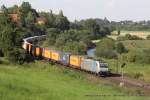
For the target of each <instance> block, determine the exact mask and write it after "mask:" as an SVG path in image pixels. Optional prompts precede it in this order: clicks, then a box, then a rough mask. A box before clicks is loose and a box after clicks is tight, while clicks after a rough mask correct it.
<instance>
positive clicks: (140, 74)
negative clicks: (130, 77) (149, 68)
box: [134, 72, 143, 79]
mask: <svg viewBox="0 0 150 100" xmlns="http://www.w3.org/2000/svg"><path fill="white" fill-rule="evenodd" d="M141 77H143V74H142V73H139V72H138V73H134V78H135V79H139V78H141Z"/></svg>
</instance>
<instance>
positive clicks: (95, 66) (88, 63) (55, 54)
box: [22, 35, 109, 75]
mask: <svg viewBox="0 0 150 100" xmlns="http://www.w3.org/2000/svg"><path fill="white" fill-rule="evenodd" d="M45 38H46V35H42V36H34V37H29V38H25V39H23V45H22V47H23V49H25V50H26V51H27V52H28V53H29V54H31V55H32V56H34V57H37V58H44V59H47V60H48V61H53V62H56V63H59V64H62V65H64V66H68V67H72V68H75V69H80V70H84V71H88V72H91V73H95V74H97V75H108V73H109V70H108V64H107V63H104V62H102V61H97V60H94V59H88V58H85V57H83V56H80V55H73V54H71V53H68V52H62V51H56V50H52V49H50V48H42V47H40V46H36V45H33V44H32V42H33V41H41V40H44V39H45Z"/></svg>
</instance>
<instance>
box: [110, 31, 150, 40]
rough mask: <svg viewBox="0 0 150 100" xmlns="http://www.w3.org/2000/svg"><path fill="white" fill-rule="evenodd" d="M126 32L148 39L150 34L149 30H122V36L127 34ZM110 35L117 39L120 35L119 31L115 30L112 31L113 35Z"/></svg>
mask: <svg viewBox="0 0 150 100" xmlns="http://www.w3.org/2000/svg"><path fill="white" fill-rule="evenodd" d="M126 34H131V35H136V36H138V37H141V38H143V39H146V37H147V36H148V35H150V32H149V31H121V33H120V36H124V35H126ZM108 37H110V38H113V39H115V40H116V39H117V37H118V35H117V31H113V32H112V33H111V35H110V36H108Z"/></svg>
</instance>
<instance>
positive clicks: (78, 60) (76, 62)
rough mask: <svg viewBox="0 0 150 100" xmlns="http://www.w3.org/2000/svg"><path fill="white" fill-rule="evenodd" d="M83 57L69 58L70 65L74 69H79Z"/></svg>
mask: <svg viewBox="0 0 150 100" xmlns="http://www.w3.org/2000/svg"><path fill="white" fill-rule="evenodd" d="M83 59H84V58H83V57H81V56H73V55H72V56H70V65H72V66H73V67H74V68H81V63H82V61H83Z"/></svg>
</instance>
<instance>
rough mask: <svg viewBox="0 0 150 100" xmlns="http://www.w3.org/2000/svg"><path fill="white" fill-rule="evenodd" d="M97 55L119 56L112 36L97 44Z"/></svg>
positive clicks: (105, 56)
mask: <svg viewBox="0 0 150 100" xmlns="http://www.w3.org/2000/svg"><path fill="white" fill-rule="evenodd" d="M96 55H97V56H98V57H104V58H111V59H112V58H117V54H116V52H115V41H114V40H112V39H110V38H104V39H102V40H101V41H100V42H99V43H98V44H97V46H96Z"/></svg>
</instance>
